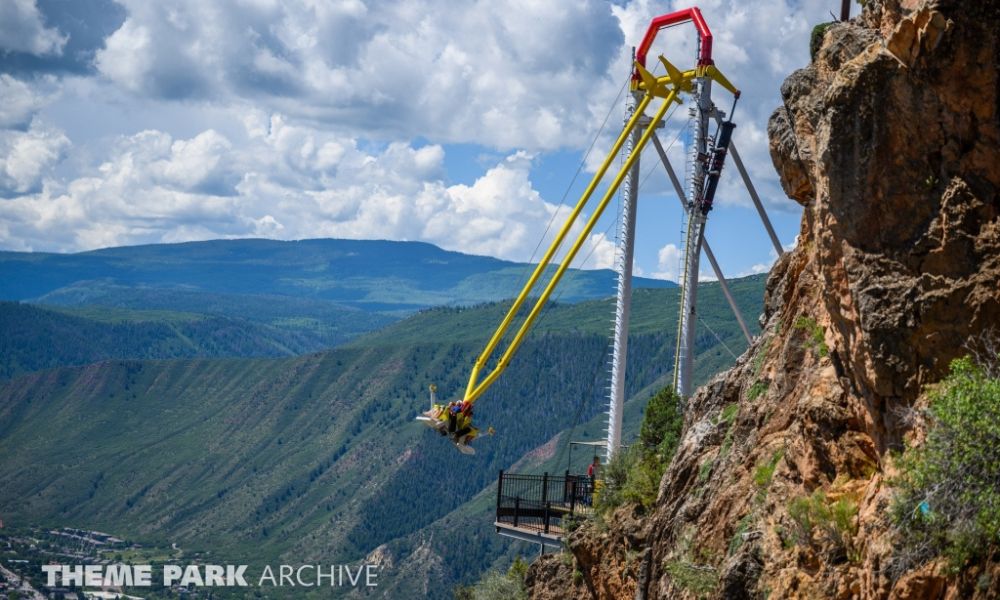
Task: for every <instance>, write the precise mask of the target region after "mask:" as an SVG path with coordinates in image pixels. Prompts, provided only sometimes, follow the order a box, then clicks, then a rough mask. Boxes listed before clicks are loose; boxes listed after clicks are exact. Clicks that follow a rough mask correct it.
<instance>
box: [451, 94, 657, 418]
mask: <svg viewBox="0 0 1000 600" xmlns="http://www.w3.org/2000/svg"><path fill="white" fill-rule="evenodd" d="M650 100H652V96H651V95H649V94H647V95H646V96H644V97H643V99H642V101H640V102H639V106H637V107H636V109H635V113H634V114H633V115H632V118H631V119H629V122H628V123H627V124H626V125H625V128H624V129H623V130H622V133H621V135H619V136H618V139H617V140H616V141H615V144H614V146H612V147H611V150H610V151H609V152H608V156H607V158H605V159H604V162H603V163H602V164H601V166H600V168H599V169H597V172H596V173H594V177H593V178H592V179H591V180H590V184H589V185H588V186H587V189H586V190H584V192H583V195H582V196H580V200H579V201H578V202H577V203H576V206H575V207H573V212H571V213H570V215H569V218H568V219H567V220H566V223H565V224H564V225H563V226H562V229H560V230H559V233H558V234H557V235H556V238H555V239H554V240H552V243H551V244H549V247H548V249H547V250H546V251H545V254H544V256H542V258H541V260H540V261H539V262H538V266H537V267H535V270H534V272H533V273H532V274H531V277H530V278H529V279H528V282H527V283H525V285H524V288H523V289H522V290H521V293H520V294H518V296H517V298H516V299H515V300H514V304H512V305H511V307H510V310H508V311H507V315H506V316H505V317H504V318H503V321H501V322H500V326H499V327H497V330H496V332H494V334H493V337H492V338H490V341H489V343H487V344H486V348H484V349H483V352H482V354H480V355H479V358H477V359H476V363H475V364H474V365H473V367H472V374H471V375H470V376H469V384H468V385H467V386H466V388H465V399H466V400H469V397H470V396H471V395H472V392H473V390H474V389H475V386H476V380H477V379H478V377H479V371H480V370H481V369H482V368H483V367H484V366H486V361H487V360H489V358H490V354H492V353H493V350H495V349H496V347H497V344H499V343H500V340H501V339H503V336H504V334H505V333H506V332H507V329H508V328H509V327H510V324H511V322H512V321H513V320H514V316H515V315H516V314H517V311H518V310H520V308H521V306H522V305H523V304H524V301H525V300H526V299H527V298H528V294H530V293H531V290H532V289H533V288H534V287H535V283H537V282H538V279H539V277H541V276H542V273H544V272H545V268H546V267H548V266H549V263H551V262H552V257H553V256H555V253H556V251H557V250H558V249H559V246H560V245H562V242H563V240H564V239H565V238H566V235H567V234H568V233H569V230H570V229H571V228H572V226H573V223H575V222H576V219H577V217H579V216H580V213H581V212H582V211H583V208H584V206H586V205H587V202H589V201H590V197H591V195H593V193H594V190H596V189H597V186H598V185H599V184H600V183H601V179H603V178H604V174H605V173H607V170H608V167H610V166H611V163H612V162H613V161H614V159H615V157H616V156H617V155H618V153H619V152H620V151H621V149H622V146H623V145H624V144H625V140H626V139H627V138H628V136H629V134H630V133H631V132H632V130H633V129H635V127H636V125H638V124H639V119H640V118H641V116H642V114H643V111H644V110H645V109H646V107H647V106H648V105H649V102H650Z"/></svg>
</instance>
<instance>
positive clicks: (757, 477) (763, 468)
mask: <svg viewBox="0 0 1000 600" xmlns="http://www.w3.org/2000/svg"><path fill="white" fill-rule="evenodd" d="M784 456H785V451H784V450H776V451H775V452H774V454H772V455H771V459H770V460H769V461H767V462H766V463H764V464H762V465H758V467H757V469H756V470H754V472H753V482H754V485H756V486H757V487H758V488H760V489H761V490H766V489H767V488H768V486H770V485H771V480H772V479H773V478H774V471H775V470H776V469H777V468H778V463H779V462H781V459H782V458H783V457H784Z"/></svg>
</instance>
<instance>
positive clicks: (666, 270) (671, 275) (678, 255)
mask: <svg viewBox="0 0 1000 600" xmlns="http://www.w3.org/2000/svg"><path fill="white" fill-rule="evenodd" d="M683 258H684V253H683V251H682V250H681V249H680V248H678V247H677V245H676V244H667V245H666V246H664V247H662V248H660V250H659V251H658V252H657V253H656V271H654V272H653V274H652V276H653V277H654V278H656V279H669V280H670V281H678V279H679V277H680V273H681V270H682V268H683V265H682V264H681V260H682V259H683Z"/></svg>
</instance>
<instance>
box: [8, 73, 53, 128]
mask: <svg viewBox="0 0 1000 600" xmlns="http://www.w3.org/2000/svg"><path fill="white" fill-rule="evenodd" d="M43 85H44V82H38V83H36V84H35V85H31V84H29V83H27V82H24V81H21V80H19V79H15V78H14V77H11V76H10V75H8V74H6V73H0V98H3V102H0V129H27V127H28V125H29V124H30V123H31V119H32V117H33V116H34V115H35V113H36V112H38V109H40V108H41V107H42V106H43V105H44V104H45V102H46V100H47V98H46V94H45V93H44V92H43V91H42V89H41V88H42V86H43Z"/></svg>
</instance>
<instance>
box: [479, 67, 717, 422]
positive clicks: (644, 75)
mask: <svg viewBox="0 0 1000 600" xmlns="http://www.w3.org/2000/svg"><path fill="white" fill-rule="evenodd" d="M660 61H661V62H662V63H663V64H664V66H666V68H667V73H668V75H667V76H665V77H660V78H656V77H654V76H653V75H652V74H651V73H649V71H647V70H646V69H645V68H644V67H643V66H642V65H640V64H639V63H636V64H635V68H636V71H637V73H638V74H639V76H640V81H638V82H637V83H636V84H634V85H633V88H634V89H639V90H642V91H644V92H645V94H644V95H643V97H642V100H640V102H639V105H638V106H636V108H635V111H634V112H633V114H632V118H631V119H629V121H628V123H626V125H625V127H624V128H623V129H622V132H621V135H619V136H618V139H617V140H615V143H614V145H613V146H612V147H611V150H610V151H609V152H608V155H607V156H606V157H605V159H604V162H603V163H601V166H600V168H598V169H597V172H596V173H594V177H593V178H592V179H591V180H590V183H589V184H588V185H587V188H586V189H585V190H584V192H583V195H581V196H580V200H579V201H577V203H576V206H574V207H573V211H572V212H571V213H570V214H569V217H568V218H567V219H566V222H565V223H563V225H562V228H560V230H559V232H558V234H557V235H556V237H555V239H553V240H552V243H551V244H549V247H548V249H547V250H546V251H545V254H544V255H543V256H542V258H541V260H540V261H539V263H538V265H537V266H536V267H535V270H534V272H532V274H531V277H530V278H529V279H528V281H527V283H525V285H524V288H523V289H522V290H521V292H520V293H519V294H518V295H517V298H515V300H514V303H513V304H512V305H511V307H510V310H508V311H507V314H506V316H504V318H503V321H501V322H500V325H499V326H498V327H497V329H496V331H495V332H494V333H493V337H491V338H490V341H489V342H488V343H487V344H486V347H485V348H484V349H483V351H482V353H481V354H480V355H479V358H478V359H476V362H475V364H474V365H473V367H472V373H471V374H470V376H469V383H468V386H467V387H466V389H465V397H464V400H465V401H466V402H469V403H470V404H472V403H475V402H476V400H477V399H478V398H479V397H480V396H482V395H483V393H484V392H485V391H486V390H487V388H489V387H490V385H492V384H493V382H495V381H496V380H497V378H498V377H500V375H501V374H502V373H503V371H504V369H506V368H507V365H508V364H510V360H511V357H513V355H514V354H515V353H516V352H517V350H518V348H519V347H520V345H521V343H522V342H523V341H524V338H525V336H526V334H527V333H528V330H529V329H530V328H531V326H532V325H533V324H534V322H535V320H536V319H537V318H538V315H539V314H540V313H541V311H542V309H543V308H544V307H545V303H546V302H548V300H549V297H550V296H551V295H552V291H553V290H554V289H555V288H556V286H557V285H558V284H559V281H560V280H561V279H562V276H563V274H564V273H565V272H566V269H568V268H569V265H570V263H571V262H572V261H573V259H574V258H576V255H577V253H578V252H579V251H580V248H582V247H583V245H584V243H585V242H586V240H587V238H588V236H590V233H591V232H592V231H593V229H594V226H595V225H596V224H597V220H598V219H599V218H600V217H601V214H602V213H603V212H604V209H605V208H607V206H608V203H609V202H610V201H611V198H612V197H613V196H614V195H615V193H616V192H617V191H618V188H619V186H621V183H622V181H624V179H625V175H626V173H628V171H629V170H630V169H631V168H632V165H633V164H635V161H636V160H637V159H638V157H639V155H640V154H641V153H642V149H643V148H644V147H645V146H646V143H647V142H648V141H649V138H650V137H651V136H652V135H653V132H654V131H655V130H656V127H657V125H659V123H660V122H661V121H662V120H663V117H664V115H665V114H666V112H667V109H668V108H669V107H670V105H671V104H672V103H674V102H677V103H678V104H679V103H681V100H680V98H679V97H678V94H679V93H680V92H681V91H685V90H690V89H691V81H692V80H693V79H694V78H695V77H697V76H700V75H704V74H707V75H709V76H712V75H714V74H713V73H699V72H697V71H694V70H691V71H685V72H683V73H681V72H680V71H679V70H678V69H677V68H676V67H674V66H673V65H672V64H670V63H669V62H668V61H667V60H666V59H665V58H664V57H662V56H661V57H660ZM719 75H721V74H719ZM713 79H715V77H713ZM654 97H660V98H664V101H663V104H661V105H660V107H659V108H658V109H657V111H656V114H655V115H654V116H653V118H652V120H651V121H650V122H649V123H648V124H647V125H646V128H645V131H644V132H643V134H642V136H640V138H639V141H638V142H637V143H636V145H635V147H634V148H633V149H632V152H631V154H629V156H628V158H627V159H626V160H625V164H623V165H622V167H621V168H620V169H619V170H618V173H617V174H616V175H615V178H614V180H613V181H612V182H611V185H610V186H609V187H608V189H607V191H606V192H605V193H604V196H603V197H602V198H601V201H600V202H599V203H598V204H597V207H596V208H595V209H594V212H593V214H591V215H590V218H589V219H588V220H587V223H586V225H585V226H584V228H583V230H582V231H580V233H579V234H578V235H577V237H576V239H575V241H574V242H573V245H572V246H571V247H570V249H569V252H567V253H566V256H564V257H563V259H562V262H561V263H560V264H559V267H558V268H557V269H556V272H555V274H554V275H553V276H552V278H551V279H550V280H549V282H548V284H547V285H546V286H545V289H544V290H543V291H542V294H541V296H539V298H538V300H536V301H535V305H534V306H533V307H532V309H531V312H529V313H528V316H527V318H526V319H525V320H524V322H523V323H522V324H521V327H520V328H519V329H518V330H517V333H516V334H515V335H514V337H513V339H512V340H511V342H510V345H509V346H508V347H507V349H506V350H505V351H504V353H503V354H502V355H501V357H500V359H499V361H498V362H497V364H496V366H495V367H494V368H493V370H492V371H491V372H490V373H489V374H488V375H487V376H486V377H485V378H484V379H483V380H482V381H479V375H480V372H481V371H482V369H483V368H484V367H485V366H486V362H487V361H488V360H489V357H490V355H492V354H493V351H494V350H496V347H497V345H499V343H500V341H501V340H502V339H503V337H504V335H505V334H506V333H507V330H508V329H509V328H510V326H511V323H512V322H513V321H514V317H515V315H516V314H517V312H518V311H519V310H520V309H521V306H522V305H523V304H524V302H525V300H527V298H528V295H529V294H530V293H531V290H532V289H534V287H535V284H536V283H537V282H538V280H539V278H541V276H542V273H544V272H545V269H546V268H547V267H548V266H549V264H550V263H551V262H552V258H553V257H554V256H555V254H556V252H557V251H558V249H559V247H560V246H561V245H562V243H563V241H564V240H565V239H566V236H567V235H568V234H569V231H570V229H572V227H573V224H574V223H576V220H577V218H578V217H579V216H580V213H581V212H583V209H584V207H585V206H586V205H587V203H588V202H589V201H590V197H591V196H592V195H593V193H594V191H595V190H596V189H597V187H598V185H600V183H601V180H602V179H603V178H604V175H605V174H606V173H607V171H608V168H609V167H610V166H611V163H612V162H613V161H614V159H615V156H617V155H618V153H619V152H620V151H621V149H622V146H623V145H624V144H625V140H626V139H628V136H629V135H631V134H632V131H633V130H634V129H635V128H636V127H638V126H639V122H640V119H642V116H643V114H644V112H645V110H646V107H647V106H648V105H649V103H650V101H651V100H652V99H653V98H654ZM477 382H478V383H477Z"/></svg>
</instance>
